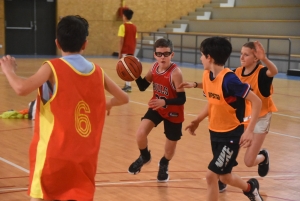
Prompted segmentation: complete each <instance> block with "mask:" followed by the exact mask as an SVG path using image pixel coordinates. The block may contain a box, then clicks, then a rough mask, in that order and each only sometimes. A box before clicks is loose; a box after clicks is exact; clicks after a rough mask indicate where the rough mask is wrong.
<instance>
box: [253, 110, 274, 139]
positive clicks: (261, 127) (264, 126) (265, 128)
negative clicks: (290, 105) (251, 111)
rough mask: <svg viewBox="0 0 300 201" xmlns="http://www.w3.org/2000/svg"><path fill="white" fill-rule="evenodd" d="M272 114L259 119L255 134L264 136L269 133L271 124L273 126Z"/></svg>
mask: <svg viewBox="0 0 300 201" xmlns="http://www.w3.org/2000/svg"><path fill="white" fill-rule="evenodd" d="M271 117H272V112H269V113H267V114H266V115H265V116H262V117H259V118H258V120H257V122H256V125H255V128H254V131H253V133H256V134H264V133H268V132H269V128H270V124H271Z"/></svg>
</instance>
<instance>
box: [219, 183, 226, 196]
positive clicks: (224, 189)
mask: <svg viewBox="0 0 300 201" xmlns="http://www.w3.org/2000/svg"><path fill="white" fill-rule="evenodd" d="M218 184H219V193H223V192H224V191H226V188H227V184H224V183H222V182H221V181H220V180H219V181H218Z"/></svg>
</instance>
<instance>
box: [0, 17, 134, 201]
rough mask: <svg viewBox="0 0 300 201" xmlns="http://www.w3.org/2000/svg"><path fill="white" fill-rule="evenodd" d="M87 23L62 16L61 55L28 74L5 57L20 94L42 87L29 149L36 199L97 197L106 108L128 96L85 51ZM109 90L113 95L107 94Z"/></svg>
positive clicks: (4, 63) (4, 65)
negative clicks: (22, 73)
mask: <svg viewBox="0 0 300 201" xmlns="http://www.w3.org/2000/svg"><path fill="white" fill-rule="evenodd" d="M88 26H89V25H88V22H87V21H86V20H85V19H84V18H82V17H80V16H66V17H63V18H62V19H61V20H60V22H59V23H58V26H57V31H56V37H57V39H56V40H55V42H56V45H57V47H58V48H59V49H60V50H61V53H62V57H61V58H57V59H52V60H49V61H46V62H45V63H44V64H43V65H42V66H41V68H40V69H39V70H38V71H37V72H36V73H35V74H34V75H32V76H30V77H29V78H27V79H23V78H21V77H18V76H17V75H16V74H15V72H14V67H16V61H15V59H14V58H13V57H11V56H9V55H7V56H4V57H3V58H2V59H0V64H1V69H2V72H3V73H4V75H5V76H6V77H7V79H8V81H9V83H10V85H11V86H12V88H13V89H14V90H15V92H16V93H17V94H18V95H22V96H25V95H27V94H29V93H31V92H32V91H34V90H36V89H38V96H37V108H36V116H35V128H34V136H33V140H32V142H31V146H30V153H29V157H30V177H29V179H30V183H29V189H28V194H29V195H30V197H31V201H40V200H61V201H65V200H80V201H92V200H93V197H94V192H95V180H94V178H95V174H96V169H97V158H98V152H99V149H100V141H101V134H102V129H103V125H104V120H105V110H107V114H109V112H110V109H111V108H112V107H113V106H117V105H122V104H125V103H127V102H128V101H129V99H128V95H127V94H126V93H125V92H123V91H122V90H121V89H120V88H119V87H118V86H117V85H116V83H114V82H113V81H112V80H111V79H110V78H109V77H108V76H107V75H106V74H105V73H104V72H103V70H102V68H100V67H99V66H98V65H96V64H94V63H92V62H89V61H88V60H86V59H85V58H84V57H82V56H81V53H82V52H83V50H84V49H85V47H86V44H87V39H86V38H87V36H88ZM47 81H49V82H50V83H51V85H52V86H51V87H52V89H53V94H51V93H49V90H47V88H48V85H47V84H46V82H47ZM105 90H107V91H108V92H109V93H111V94H112V95H113V98H111V99H109V100H106V98H105Z"/></svg>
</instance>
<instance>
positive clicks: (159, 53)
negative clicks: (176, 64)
mask: <svg viewBox="0 0 300 201" xmlns="http://www.w3.org/2000/svg"><path fill="white" fill-rule="evenodd" d="M171 54H172V52H155V55H156V56H157V57H161V56H162V55H164V57H168V56H170V55H171Z"/></svg>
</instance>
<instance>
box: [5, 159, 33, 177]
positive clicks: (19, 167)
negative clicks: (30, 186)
mask: <svg viewBox="0 0 300 201" xmlns="http://www.w3.org/2000/svg"><path fill="white" fill-rule="evenodd" d="M0 161H3V162H5V163H7V164H9V165H11V166H13V167H15V168H17V169H19V170H22V171H23V172H26V173H28V174H29V170H27V169H25V168H23V167H21V166H19V165H17V164H15V163H13V162H10V161H8V160H6V159H4V158H2V157H0Z"/></svg>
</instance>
